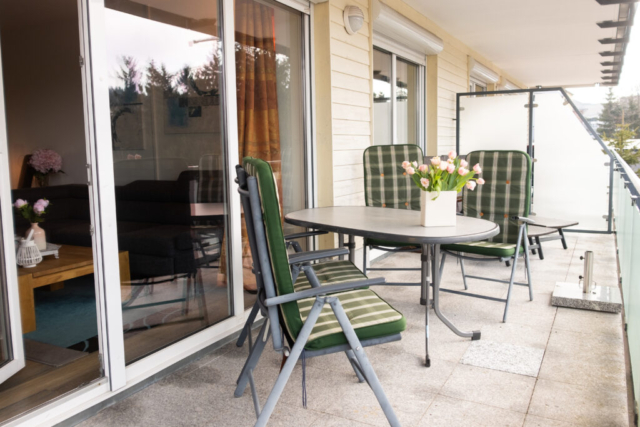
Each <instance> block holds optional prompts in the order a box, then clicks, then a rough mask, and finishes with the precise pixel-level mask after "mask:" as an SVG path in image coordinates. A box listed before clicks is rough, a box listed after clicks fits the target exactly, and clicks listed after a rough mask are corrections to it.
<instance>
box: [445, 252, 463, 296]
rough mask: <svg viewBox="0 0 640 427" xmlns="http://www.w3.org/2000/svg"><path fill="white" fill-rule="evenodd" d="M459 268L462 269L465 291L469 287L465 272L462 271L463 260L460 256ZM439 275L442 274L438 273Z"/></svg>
mask: <svg viewBox="0 0 640 427" xmlns="http://www.w3.org/2000/svg"><path fill="white" fill-rule="evenodd" d="M442 256H444V254H443V255H442ZM460 270H462V283H464V290H465V291H466V290H467V289H469V287H468V286H467V273H466V272H465V271H464V260H463V259H462V258H460ZM440 277H442V274H440Z"/></svg>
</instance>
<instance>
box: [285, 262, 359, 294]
mask: <svg viewBox="0 0 640 427" xmlns="http://www.w3.org/2000/svg"><path fill="white" fill-rule="evenodd" d="M313 270H314V271H315V272H316V276H318V280H319V281H320V284H322V285H333V284H336V283H343V282H355V281H358V280H365V279H366V278H367V276H365V275H364V274H362V272H361V271H360V270H358V268H357V267H356V266H355V265H353V263H351V262H350V261H325V262H321V263H319V264H314V265H313ZM309 288H311V283H309V279H307V275H306V274H304V273H302V272H301V273H300V275H299V276H298V279H297V280H296V283H295V284H294V285H293V289H294V290H295V291H296V292H300V291H303V290H305V289H309Z"/></svg>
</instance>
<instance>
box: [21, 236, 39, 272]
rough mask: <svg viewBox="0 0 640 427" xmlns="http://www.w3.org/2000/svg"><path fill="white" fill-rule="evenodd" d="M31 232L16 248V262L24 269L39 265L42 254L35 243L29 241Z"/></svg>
mask: <svg viewBox="0 0 640 427" xmlns="http://www.w3.org/2000/svg"><path fill="white" fill-rule="evenodd" d="M32 235H33V230H32V231H31V233H29V237H27V238H26V239H22V240H21V241H20V247H19V248H18V254H17V255H16V262H17V263H18V265H19V266H21V267H24V268H32V267H35V266H36V265H38V264H40V262H41V261H42V254H41V253H40V250H38V247H37V246H36V242H34V241H33V240H32V239H31V236H32Z"/></svg>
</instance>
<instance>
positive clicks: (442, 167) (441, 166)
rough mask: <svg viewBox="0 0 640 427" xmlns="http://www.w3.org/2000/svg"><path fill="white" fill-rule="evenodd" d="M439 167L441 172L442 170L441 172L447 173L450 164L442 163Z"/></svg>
mask: <svg viewBox="0 0 640 427" xmlns="http://www.w3.org/2000/svg"><path fill="white" fill-rule="evenodd" d="M439 167H440V170H441V171H446V170H447V168H448V167H449V163H447V162H442V163H440V166H439Z"/></svg>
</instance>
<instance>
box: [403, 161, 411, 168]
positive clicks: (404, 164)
mask: <svg viewBox="0 0 640 427" xmlns="http://www.w3.org/2000/svg"><path fill="white" fill-rule="evenodd" d="M409 166H411V163H409V162H408V161H406V160H405V161H404V162H402V169H406V168H408V167H409Z"/></svg>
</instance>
